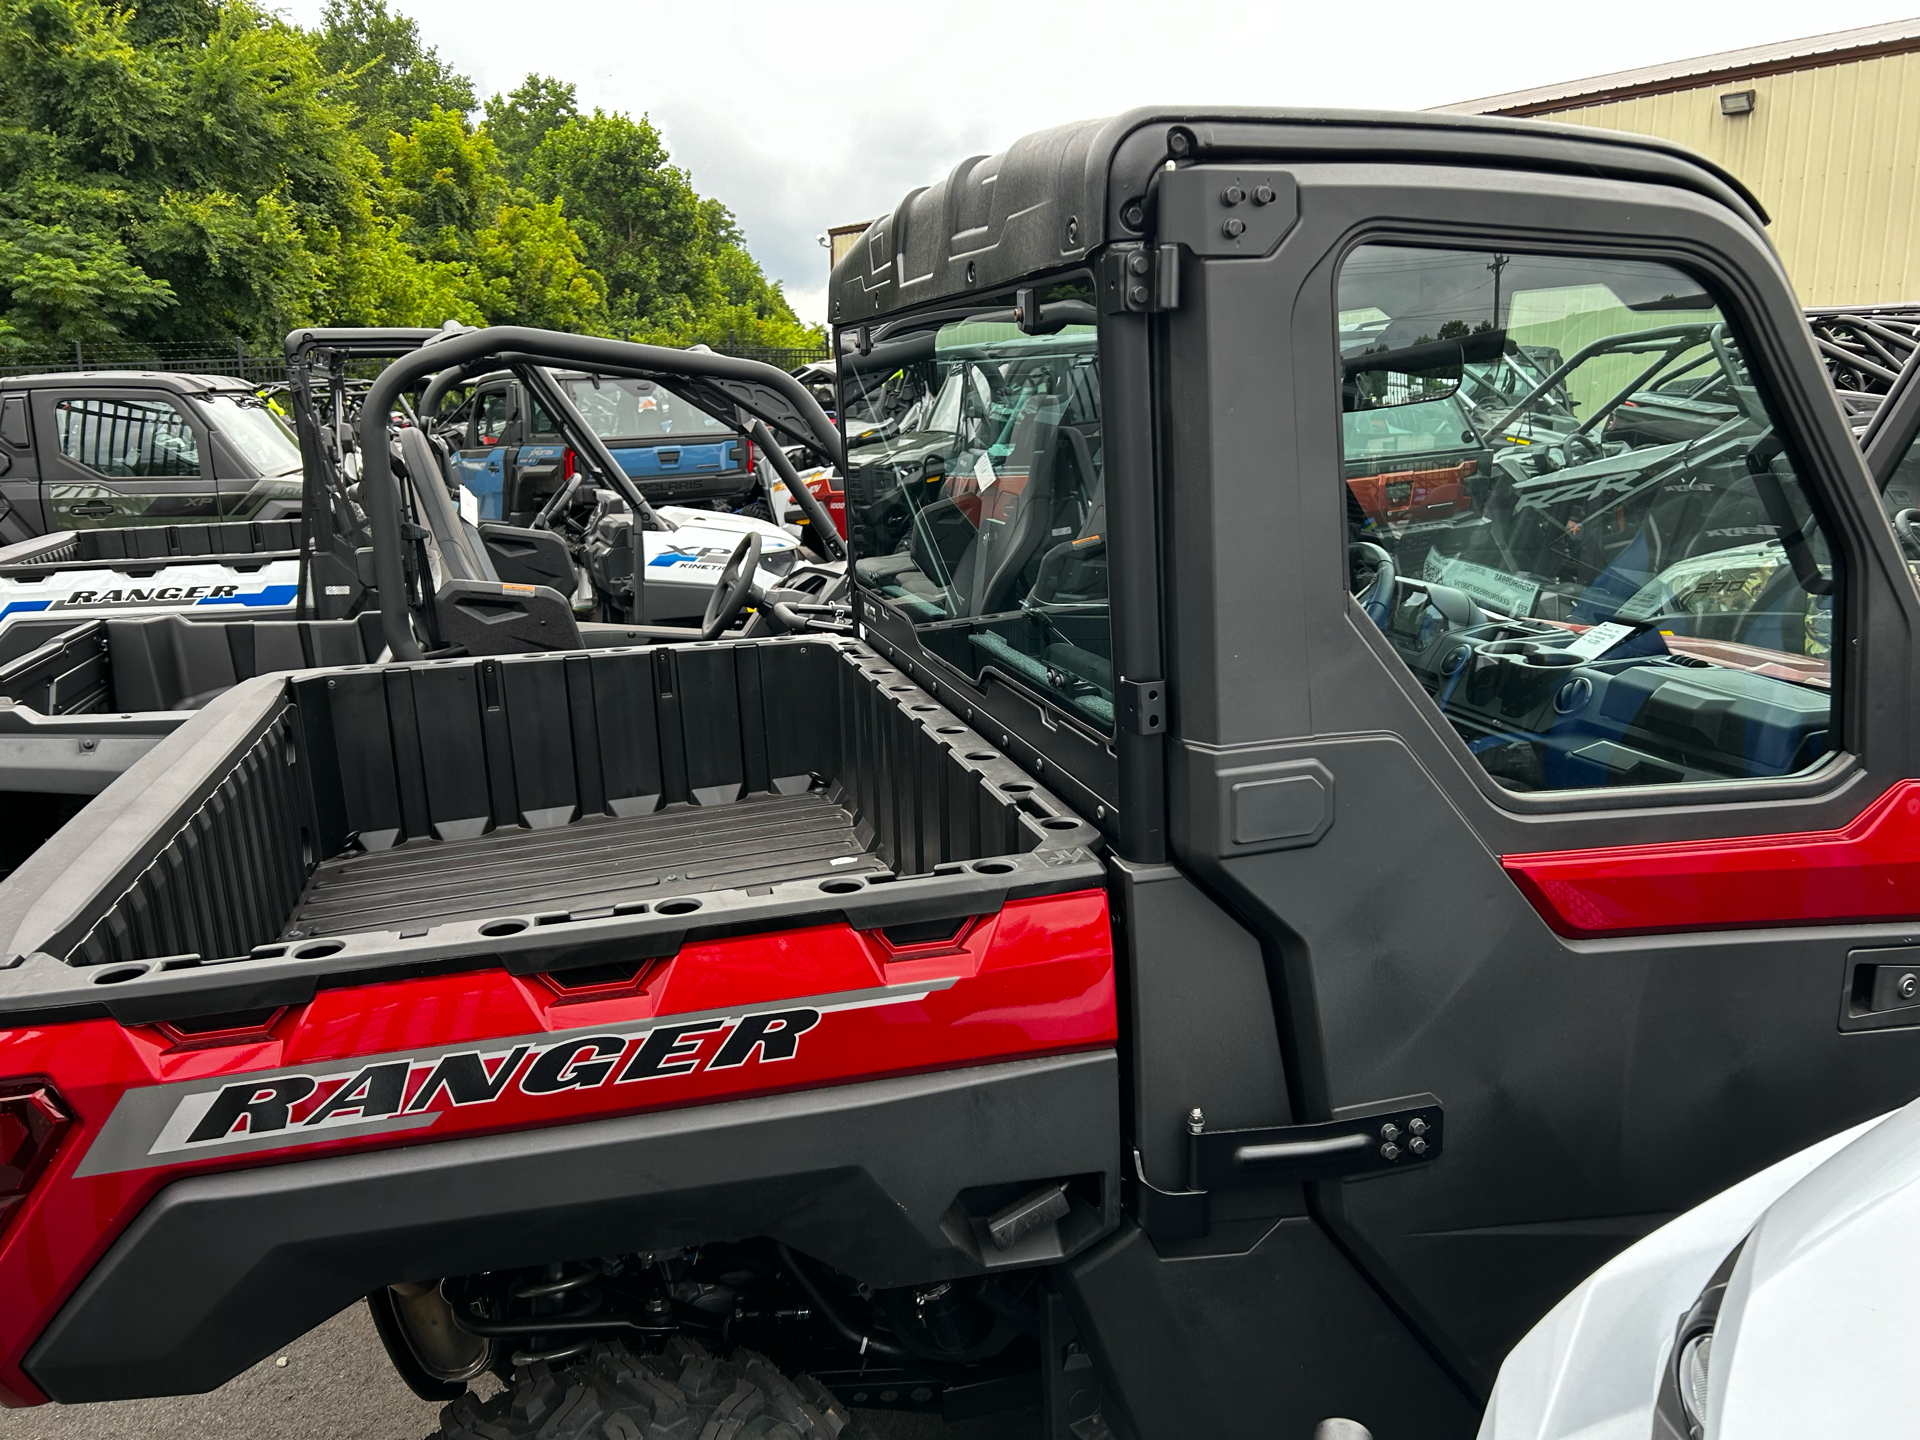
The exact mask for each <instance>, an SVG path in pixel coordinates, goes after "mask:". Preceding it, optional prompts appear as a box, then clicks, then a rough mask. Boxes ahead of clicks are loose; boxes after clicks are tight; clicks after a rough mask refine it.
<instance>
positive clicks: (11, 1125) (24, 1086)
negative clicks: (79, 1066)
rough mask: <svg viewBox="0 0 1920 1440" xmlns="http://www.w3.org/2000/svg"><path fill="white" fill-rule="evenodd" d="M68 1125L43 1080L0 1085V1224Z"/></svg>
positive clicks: (56, 1098) (24, 1193)
mask: <svg viewBox="0 0 1920 1440" xmlns="http://www.w3.org/2000/svg"><path fill="white" fill-rule="evenodd" d="M72 1124H73V1117H72V1116H71V1115H69V1114H68V1113H67V1108H66V1106H65V1105H63V1104H61V1103H60V1097H59V1096H58V1095H57V1094H55V1093H54V1089H53V1086H52V1085H50V1084H48V1083H47V1082H46V1081H44V1080H24V1081H13V1082H11V1083H9V1084H7V1085H4V1086H0V1226H4V1225H5V1224H6V1223H7V1218H8V1216H10V1215H11V1214H12V1213H13V1212H14V1211H15V1210H16V1209H18V1208H19V1205H20V1202H21V1201H22V1200H24V1199H26V1197H27V1192H28V1191H29V1190H31V1189H32V1188H33V1182H34V1181H36V1180H38V1179H39V1178H40V1174H41V1172H42V1171H44V1170H45V1169H46V1168H47V1162H48V1161H49V1160H51V1159H52V1158H53V1152H54V1151H56V1150H58V1149H59V1148H60V1141H61V1139H62V1137H64V1136H65V1135H66V1133H67V1129H68V1127H69V1126H71V1125H72Z"/></svg>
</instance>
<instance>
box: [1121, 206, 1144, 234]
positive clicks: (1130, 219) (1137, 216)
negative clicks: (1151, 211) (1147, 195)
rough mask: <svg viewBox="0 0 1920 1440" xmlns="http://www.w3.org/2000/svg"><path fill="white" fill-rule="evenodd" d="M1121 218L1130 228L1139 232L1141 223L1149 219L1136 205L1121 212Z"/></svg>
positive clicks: (1142, 209)
mask: <svg viewBox="0 0 1920 1440" xmlns="http://www.w3.org/2000/svg"><path fill="white" fill-rule="evenodd" d="M1120 218H1121V219H1122V220H1124V221H1126V222H1127V224H1128V226H1129V227H1130V228H1132V229H1135V230H1138V229H1139V228H1140V224H1141V222H1142V221H1144V220H1145V219H1146V218H1147V212H1146V210H1145V209H1144V208H1142V207H1141V206H1140V205H1139V204H1137V203H1136V204H1133V205H1129V206H1127V208H1126V209H1125V210H1123V211H1121V212H1120Z"/></svg>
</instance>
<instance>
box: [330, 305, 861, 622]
mask: <svg viewBox="0 0 1920 1440" xmlns="http://www.w3.org/2000/svg"><path fill="white" fill-rule="evenodd" d="M389 333H390V332H389ZM508 356H511V357H513V361H516V362H523V363H527V364H534V365H555V366H567V367H577V368H579V369H582V370H589V371H595V372H598V373H599V374H602V375H630V376H633V377H634V378H636V379H644V380H654V381H658V382H663V383H667V384H672V382H674V381H676V380H679V381H686V382H693V383H694V384H695V385H697V386H698V387H699V388H701V389H703V390H707V391H709V392H710V393H718V394H720V395H724V396H725V397H726V400H727V401H728V402H729V403H731V404H733V405H737V406H739V407H740V408H741V409H742V410H744V411H746V412H747V413H748V414H749V415H752V416H754V417H755V418H756V419H758V420H762V421H765V422H766V423H767V424H768V425H770V426H772V427H773V428H775V429H778V430H782V431H785V432H786V433H787V434H789V435H792V436H793V437H794V439H796V440H798V441H800V442H802V443H805V444H809V445H812V446H813V448H814V449H816V450H818V451H819V452H820V453H822V454H823V455H826V456H827V457H828V458H829V459H830V460H832V461H833V462H834V463H835V464H837V465H841V466H842V467H843V468H844V463H845V457H844V455H843V453H842V450H841V446H840V433H839V431H838V430H836V429H835V428H834V425H833V422H832V421H831V420H829V419H828V418H827V413H826V411H824V410H822V409H821V408H820V404H819V402H818V401H817V400H815V399H814V398H813V396H812V395H811V394H810V393H808V391H807V388H806V387H805V386H804V385H802V384H801V383H800V382H799V381H798V380H796V379H794V378H793V377H792V376H791V375H789V374H787V373H786V371H784V370H780V369H777V368H775V367H774V366H772V365H766V364H762V363H761V362H760V361H758V360H741V359H736V358H735V357H733V356H730V355H715V354H713V353H711V352H695V351H687V350H672V349H668V348H667V347H665V346H661V345H636V344H634V343H632V342H631V341H626V340H605V339H600V338H598V337H596V336H589V335H567V334H563V333H561V332H559V331H555V330H535V329H532V328H530V327H527V326H520V325H500V326H493V327H490V328H488V329H485V330H470V331H467V332H465V333H463V334H454V333H451V332H447V333H446V334H445V338H441V339H436V340H435V341H434V343H433V344H431V345H427V344H424V343H423V344H422V346H421V348H419V349H418V350H416V351H414V352H413V353H412V354H410V355H403V356H401V357H400V358H399V359H397V360H395V361H394V362H393V363H392V364H391V365H389V366H387V368H386V369H384V370H382V371H381V372H380V374H379V376H378V378H376V379H375V380H374V382H373V387H372V389H370V390H369V391H368V392H367V395H366V398H365V399H364V400H362V401H361V404H360V464H361V475H360V488H361V495H362V497H363V498H364V500H365V502H366V509H367V523H368V526H369V528H370V529H371V530H372V532H373V569H374V578H375V583H376V585H377V586H378V588H379V592H380V624H381V630H382V632H383V633H384V634H385V636H386V641H387V644H388V646H389V647H390V648H391V649H392V651H393V654H394V658H396V659H399V660H418V659H421V658H422V654H423V652H422V651H421V649H420V643H419V641H417V640H416V639H415V638H414V635H413V628H412V626H411V624H409V622H408V616H407V603H406V590H405V571H404V567H403V562H402V551H401V538H400V491H399V487H398V486H397V485H396V484H395V483H394V477H393V456H392V453H391V451H390V450H389V447H388V444H387V435H386V429H387V416H388V414H389V413H390V412H391V410H392V408H393V403H394V401H395V400H396V399H398V398H399V397H400V395H401V394H402V393H403V392H405V391H406V390H408V389H410V388H411V387H412V386H413V385H415V384H416V383H418V382H419V381H420V380H421V379H422V378H423V377H425V376H427V375H429V374H433V373H436V372H439V371H442V370H447V369H450V368H452V367H454V366H465V365H470V364H472V363H473V362H475V361H478V360H484V359H496V360H497V361H501V362H505V360H506V357H508ZM702 408H703V409H704V408H705V407H704V406H703V407H702ZM614 469H615V470H616V471H618V472H619V474H620V475H622V476H624V475H625V473H626V472H625V471H624V470H621V469H620V467H619V466H618V465H615V467H614ZM608 478H609V479H613V478H614V477H612V476H609V477H608ZM616 483H617V481H616ZM643 513H644V512H643V511H636V521H637V519H638V516H639V515H640V514H643ZM642 558H643V552H642V551H641V549H640V547H638V546H636V547H635V564H636V565H638V564H639V563H640V560H641V559H642Z"/></svg>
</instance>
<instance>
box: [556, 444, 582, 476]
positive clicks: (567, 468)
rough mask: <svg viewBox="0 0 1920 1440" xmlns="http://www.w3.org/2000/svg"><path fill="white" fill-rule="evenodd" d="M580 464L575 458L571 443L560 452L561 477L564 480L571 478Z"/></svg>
mask: <svg viewBox="0 0 1920 1440" xmlns="http://www.w3.org/2000/svg"><path fill="white" fill-rule="evenodd" d="M578 464H579V461H578V460H577V459H575V458H574V453H573V447H572V446H571V445H569V446H568V447H567V448H566V449H565V450H563V451H561V452H560V478H561V479H562V480H571V479H572V478H573V472H574V469H575V468H576V467H577V466H578Z"/></svg>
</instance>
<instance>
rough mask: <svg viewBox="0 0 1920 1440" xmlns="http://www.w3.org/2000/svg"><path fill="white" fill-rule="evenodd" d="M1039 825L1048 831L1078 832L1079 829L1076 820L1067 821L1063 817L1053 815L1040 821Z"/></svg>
mask: <svg viewBox="0 0 1920 1440" xmlns="http://www.w3.org/2000/svg"><path fill="white" fill-rule="evenodd" d="M1040 824H1041V825H1042V826H1043V827H1045V828H1046V829H1048V830H1078V829H1079V828H1080V822H1079V821H1078V820H1069V819H1068V818H1067V817H1066V816H1064V815H1055V816H1053V817H1052V818H1051V819H1047V820H1042V821H1041V822H1040Z"/></svg>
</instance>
